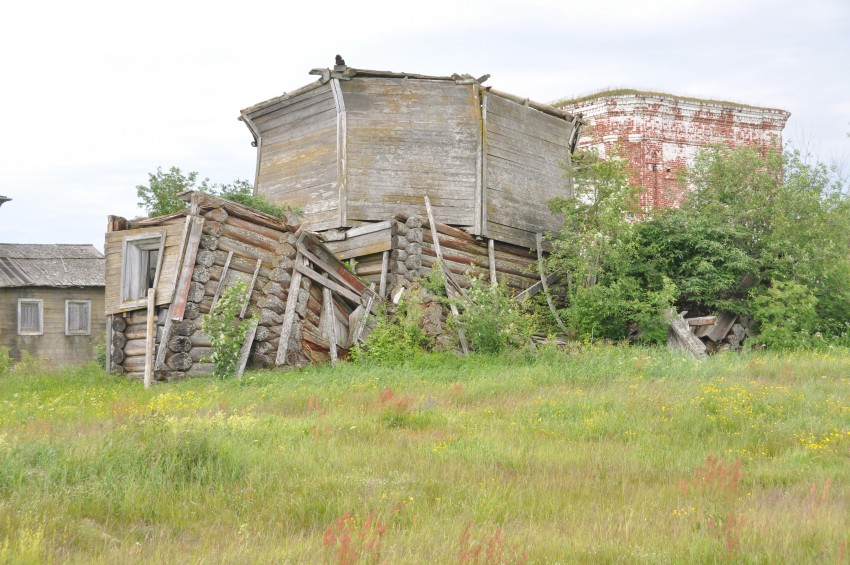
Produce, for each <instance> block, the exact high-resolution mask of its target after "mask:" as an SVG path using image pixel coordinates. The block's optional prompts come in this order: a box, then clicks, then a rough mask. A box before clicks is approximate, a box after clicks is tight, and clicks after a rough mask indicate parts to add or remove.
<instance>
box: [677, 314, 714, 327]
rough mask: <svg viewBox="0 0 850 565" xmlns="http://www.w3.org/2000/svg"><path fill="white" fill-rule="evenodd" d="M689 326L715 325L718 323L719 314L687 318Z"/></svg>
mask: <svg viewBox="0 0 850 565" xmlns="http://www.w3.org/2000/svg"><path fill="white" fill-rule="evenodd" d="M685 321H686V322H687V323H688V325H689V326H713V325H714V324H716V323H717V316H699V317H696V318H685Z"/></svg>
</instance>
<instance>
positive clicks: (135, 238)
mask: <svg viewBox="0 0 850 565" xmlns="http://www.w3.org/2000/svg"><path fill="white" fill-rule="evenodd" d="M165 237H166V232H164V231H153V232H147V233H142V234H138V235H131V236H127V237H125V238H123V239H122V240H121V278H120V280H119V281H118V300H119V303H120V308H121V309H122V310H126V309H129V308H138V307H141V306H144V305H145V304H147V300H148V299H147V293H145V296H141V297H136V298H127V297H126V296H125V294H124V293H125V288H126V283H125V281H126V277H127V275H128V273H127V272H128V270H130V269H128V265H127V261H128V259H129V253H128V249H129V247H130V246H133V247H136V249H137V250H139V251H144V252H150V251H154V250H158V253H157V259H156V271H155V272H154V280H153V284H152V286H151V287H148V288H156V287H157V285H158V284H159V276H160V272H161V270H162V255H163V251H164V249H165ZM154 240H159V241H158V242H155V241H154Z"/></svg>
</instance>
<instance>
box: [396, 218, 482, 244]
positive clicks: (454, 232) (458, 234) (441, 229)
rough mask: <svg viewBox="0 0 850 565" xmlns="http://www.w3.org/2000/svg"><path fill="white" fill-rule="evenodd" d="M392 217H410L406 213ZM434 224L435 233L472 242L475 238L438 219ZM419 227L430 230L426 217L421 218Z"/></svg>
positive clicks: (402, 219) (404, 219)
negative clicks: (435, 227)
mask: <svg viewBox="0 0 850 565" xmlns="http://www.w3.org/2000/svg"><path fill="white" fill-rule="evenodd" d="M417 217H418V216H417ZM394 218H395V219H397V220H399V221H401V222H407V220H408V219H409V218H410V216H409V215H407V214H395V215H394ZM436 224H437V233H441V234H445V235H448V236H451V237H454V238H456V239H461V240H464V241H473V242H474V241H475V238H473V237H472V236H471V235H469V234H468V233H466V232H465V231H463V230H461V229H458V228H453V227H452V226H449V225H446V224H441V223H440V222H439V221H437V222H436ZM421 227H422V228H423V231H424V232H430V231H431V223H430V222H429V221H428V218H422V225H421Z"/></svg>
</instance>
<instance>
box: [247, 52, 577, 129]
mask: <svg viewBox="0 0 850 565" xmlns="http://www.w3.org/2000/svg"><path fill="white" fill-rule="evenodd" d="M310 74H311V75H318V76H319V79H318V80H317V81H315V82H312V83H310V84H307V85H305V86H302V87H301V88H298V89H296V90H293V91H292V92H284V93H283V94H281V95H280V96H276V97H274V98H270V99H268V100H265V101H263V102H259V103H257V104H254V105H253V106H249V107H248V108H245V109H243V110H242V111H241V112H240V115H239V120H242V121H245V118H246V117H248V115H249V114H252V113H254V112H256V111H258V110H261V109H263V108H266V107H268V106H270V105H272V104H277V103H280V102H283V101H285V100H287V99H289V98H294V97H295V96H298V95H300V94H304V93H305V92H309V91H311V90H313V89H315V88H318V87H320V86H322V85H323V84H326V83H327V82H328V81H330V80H331V79H332V78H333V79H339V80H351V79H352V78H354V77H368V78H401V79H412V80H431V81H444V82H454V83H456V84H478V85H482V84H483V83H484V82H485V81H486V80H487V79H489V78H490V75H489V74H485V75H483V76H480V77H478V78H475V77H474V76H472V75H470V74H467V73H464V74H458V73H452V74H451V75H426V74H419V73H406V72H395V71H381V70H374V69H357V68H354V67H348V66H345V65H335V66H334V67H333V68H321V67H317V68H315V69H311V70H310ZM483 88H484V89H485V90H487V91H488V92H490V93H492V94H494V95H496V96H500V97H502V98H507V99H508V100H512V101H514V102H518V103H520V104H524V105H525V106H528V107H530V108H534V109H535V110H538V111H541V112H544V113H546V114H549V115H552V116H555V117H558V118H561V119H563V120H566V121H568V122H572V123H574V124H575V123H577V122H579V121H581V118H580V116H575V115H573V114H572V113H570V112H568V111H566V110H562V109H560V108H556V107H555V106H553V105H551V104H544V103H542V102H535V101H533V100H531V99H529V98H523V97H521V96H516V95H514V94H509V93H507V92H503V91H501V90H497V89H495V88H492V87H483Z"/></svg>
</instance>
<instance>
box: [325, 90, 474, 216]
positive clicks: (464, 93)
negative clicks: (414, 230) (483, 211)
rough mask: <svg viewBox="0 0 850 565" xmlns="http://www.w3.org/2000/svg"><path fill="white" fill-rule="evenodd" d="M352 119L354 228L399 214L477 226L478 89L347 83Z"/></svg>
mask: <svg viewBox="0 0 850 565" xmlns="http://www.w3.org/2000/svg"><path fill="white" fill-rule="evenodd" d="M340 88H341V90H342V97H343V100H344V101H345V110H346V115H347V118H346V120H347V140H346V152H347V157H348V161H347V164H346V171H347V174H346V179H347V195H348V196H347V202H348V206H347V217H348V222H349V225H351V224H357V223H360V222H368V221H381V220H386V219H387V218H389V217H392V215H393V214H394V213H395V212H397V211H400V210H404V211H410V212H413V213H419V214H423V213H424V203H423V200H422V197H423V196H424V195H426V194H427V195H428V196H430V198H431V204H432V205H433V207H434V213H435V214H437V215H438V216H439V217H440V218H441V220H442V221H444V222H446V223H449V224H454V225H461V226H475V225H476V215H477V214H478V212H477V210H479V208H477V205H476V200H477V199H478V198H479V195H478V187H479V184H478V182H479V178H480V174H479V171H480V150H481V146H480V135H481V128H480V120H481V118H480V109H479V98H478V92H477V89H478V86H477V85H458V84H455V83H454V82H452V81H433V80H406V79H403V78H368V79H357V78H355V79H353V80H350V81H340Z"/></svg>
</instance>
